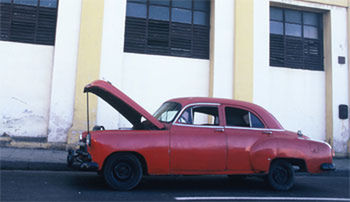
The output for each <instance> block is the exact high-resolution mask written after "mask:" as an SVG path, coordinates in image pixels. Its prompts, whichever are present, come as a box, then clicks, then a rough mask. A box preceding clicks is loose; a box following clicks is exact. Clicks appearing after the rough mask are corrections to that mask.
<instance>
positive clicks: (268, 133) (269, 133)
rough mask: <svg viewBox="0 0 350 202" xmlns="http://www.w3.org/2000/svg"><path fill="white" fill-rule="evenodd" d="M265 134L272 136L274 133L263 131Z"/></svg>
mask: <svg viewBox="0 0 350 202" xmlns="http://www.w3.org/2000/svg"><path fill="white" fill-rule="evenodd" d="M263 134H265V135H271V134H272V131H263Z"/></svg>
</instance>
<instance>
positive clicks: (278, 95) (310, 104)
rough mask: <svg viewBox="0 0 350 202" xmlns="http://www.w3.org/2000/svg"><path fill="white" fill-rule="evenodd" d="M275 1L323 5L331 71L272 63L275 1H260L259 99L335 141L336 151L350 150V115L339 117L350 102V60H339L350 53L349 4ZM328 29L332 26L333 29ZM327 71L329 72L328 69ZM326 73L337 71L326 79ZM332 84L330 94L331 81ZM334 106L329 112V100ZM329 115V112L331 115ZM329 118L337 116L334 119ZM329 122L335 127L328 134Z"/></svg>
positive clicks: (281, 116) (296, 125)
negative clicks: (349, 31)
mask: <svg viewBox="0 0 350 202" xmlns="http://www.w3.org/2000/svg"><path fill="white" fill-rule="evenodd" d="M271 2H278V3H283V4H285V5H293V6H299V7H301V8H313V9H322V10H323V12H324V15H328V14H329V15H330V17H329V18H325V20H328V21H329V22H325V23H328V24H330V25H331V26H330V28H329V29H328V28H327V27H326V26H325V28H324V29H325V30H324V32H325V37H329V39H327V38H326V39H325V41H327V40H330V45H331V48H330V47H327V43H325V48H324V49H325V57H326V59H325V69H326V70H325V71H309V70H297V69H291V68H279V67H270V66H269V40H266V39H268V38H269V6H270V2H269V1H255V4H254V8H255V10H259V12H254V102H255V103H257V104H260V105H262V106H263V107H265V108H267V109H268V110H269V111H270V112H272V114H274V115H275V116H276V118H277V119H278V120H279V121H280V122H281V124H282V125H283V126H284V128H286V129H288V130H292V131H297V130H302V132H303V133H304V134H306V135H308V136H310V137H311V138H314V139H318V140H328V141H329V142H330V143H333V142H334V148H335V149H336V152H346V150H347V148H346V145H347V144H346V142H347V140H348V139H349V126H348V123H347V121H346V120H345V121H342V120H340V119H339V118H338V105H339V104H349V101H348V86H347V85H346V83H347V80H348V78H347V75H348V74H347V71H348V70H347V66H346V65H339V64H338V56H346V55H347V49H348V48H347V36H346V28H347V24H346V23H347V22H346V21H345V20H344V19H346V8H345V7H340V6H333V5H326V4H319V3H309V2H304V1H290V0H274V1H271ZM327 29H328V30H327ZM327 61H330V62H327ZM326 74H327V75H326ZM326 76H328V77H331V78H332V79H330V80H329V81H328V80H327V81H326ZM327 86H331V90H330V92H329V94H327V95H326V87H327ZM327 104H331V108H332V111H331V113H330V114H327V113H326V105H327ZM327 116H329V118H327ZM329 120H331V121H332V123H331V124H329ZM327 127H328V128H330V129H331V130H330V132H329V133H330V134H329V136H330V137H331V139H328V138H327V133H326V131H327Z"/></svg>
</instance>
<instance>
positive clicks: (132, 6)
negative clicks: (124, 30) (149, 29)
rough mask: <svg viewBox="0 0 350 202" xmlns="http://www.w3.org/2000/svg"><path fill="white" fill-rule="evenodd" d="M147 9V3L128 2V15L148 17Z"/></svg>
mask: <svg viewBox="0 0 350 202" xmlns="http://www.w3.org/2000/svg"><path fill="white" fill-rule="evenodd" d="M146 15H147V10H146V5H145V4H137V3H128V5H127V7H126V16H131V17H139V18H146Z"/></svg>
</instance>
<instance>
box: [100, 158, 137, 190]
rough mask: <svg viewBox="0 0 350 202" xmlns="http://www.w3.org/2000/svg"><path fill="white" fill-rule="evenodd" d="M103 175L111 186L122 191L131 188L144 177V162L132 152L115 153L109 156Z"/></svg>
mask: <svg viewBox="0 0 350 202" xmlns="http://www.w3.org/2000/svg"><path fill="white" fill-rule="evenodd" d="M103 176H104V178H105V181H106V182H107V184H108V185H109V186H110V187H111V188H113V189H116V190H122V191H127V190H131V189H133V188H134V187H136V186H137V185H138V184H139V183H140V181H141V179H142V176H143V173H142V164H141V162H140V161H139V159H138V158H137V157H136V156H134V155H132V154H115V155H113V156H111V157H110V158H108V160H107V162H106V165H105V167H104V170H103Z"/></svg>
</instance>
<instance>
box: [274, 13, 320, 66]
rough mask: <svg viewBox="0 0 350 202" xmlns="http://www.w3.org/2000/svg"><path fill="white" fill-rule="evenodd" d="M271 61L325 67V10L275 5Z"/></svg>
mask: <svg viewBox="0 0 350 202" xmlns="http://www.w3.org/2000/svg"><path fill="white" fill-rule="evenodd" d="M270 65H271V66H277V67H290V68H296V69H308V70H321V71H322V70H323V69H324V64H323V27H322V14H320V13H315V12H308V11H299V10H293V9H285V8H278V7H271V8H270Z"/></svg>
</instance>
